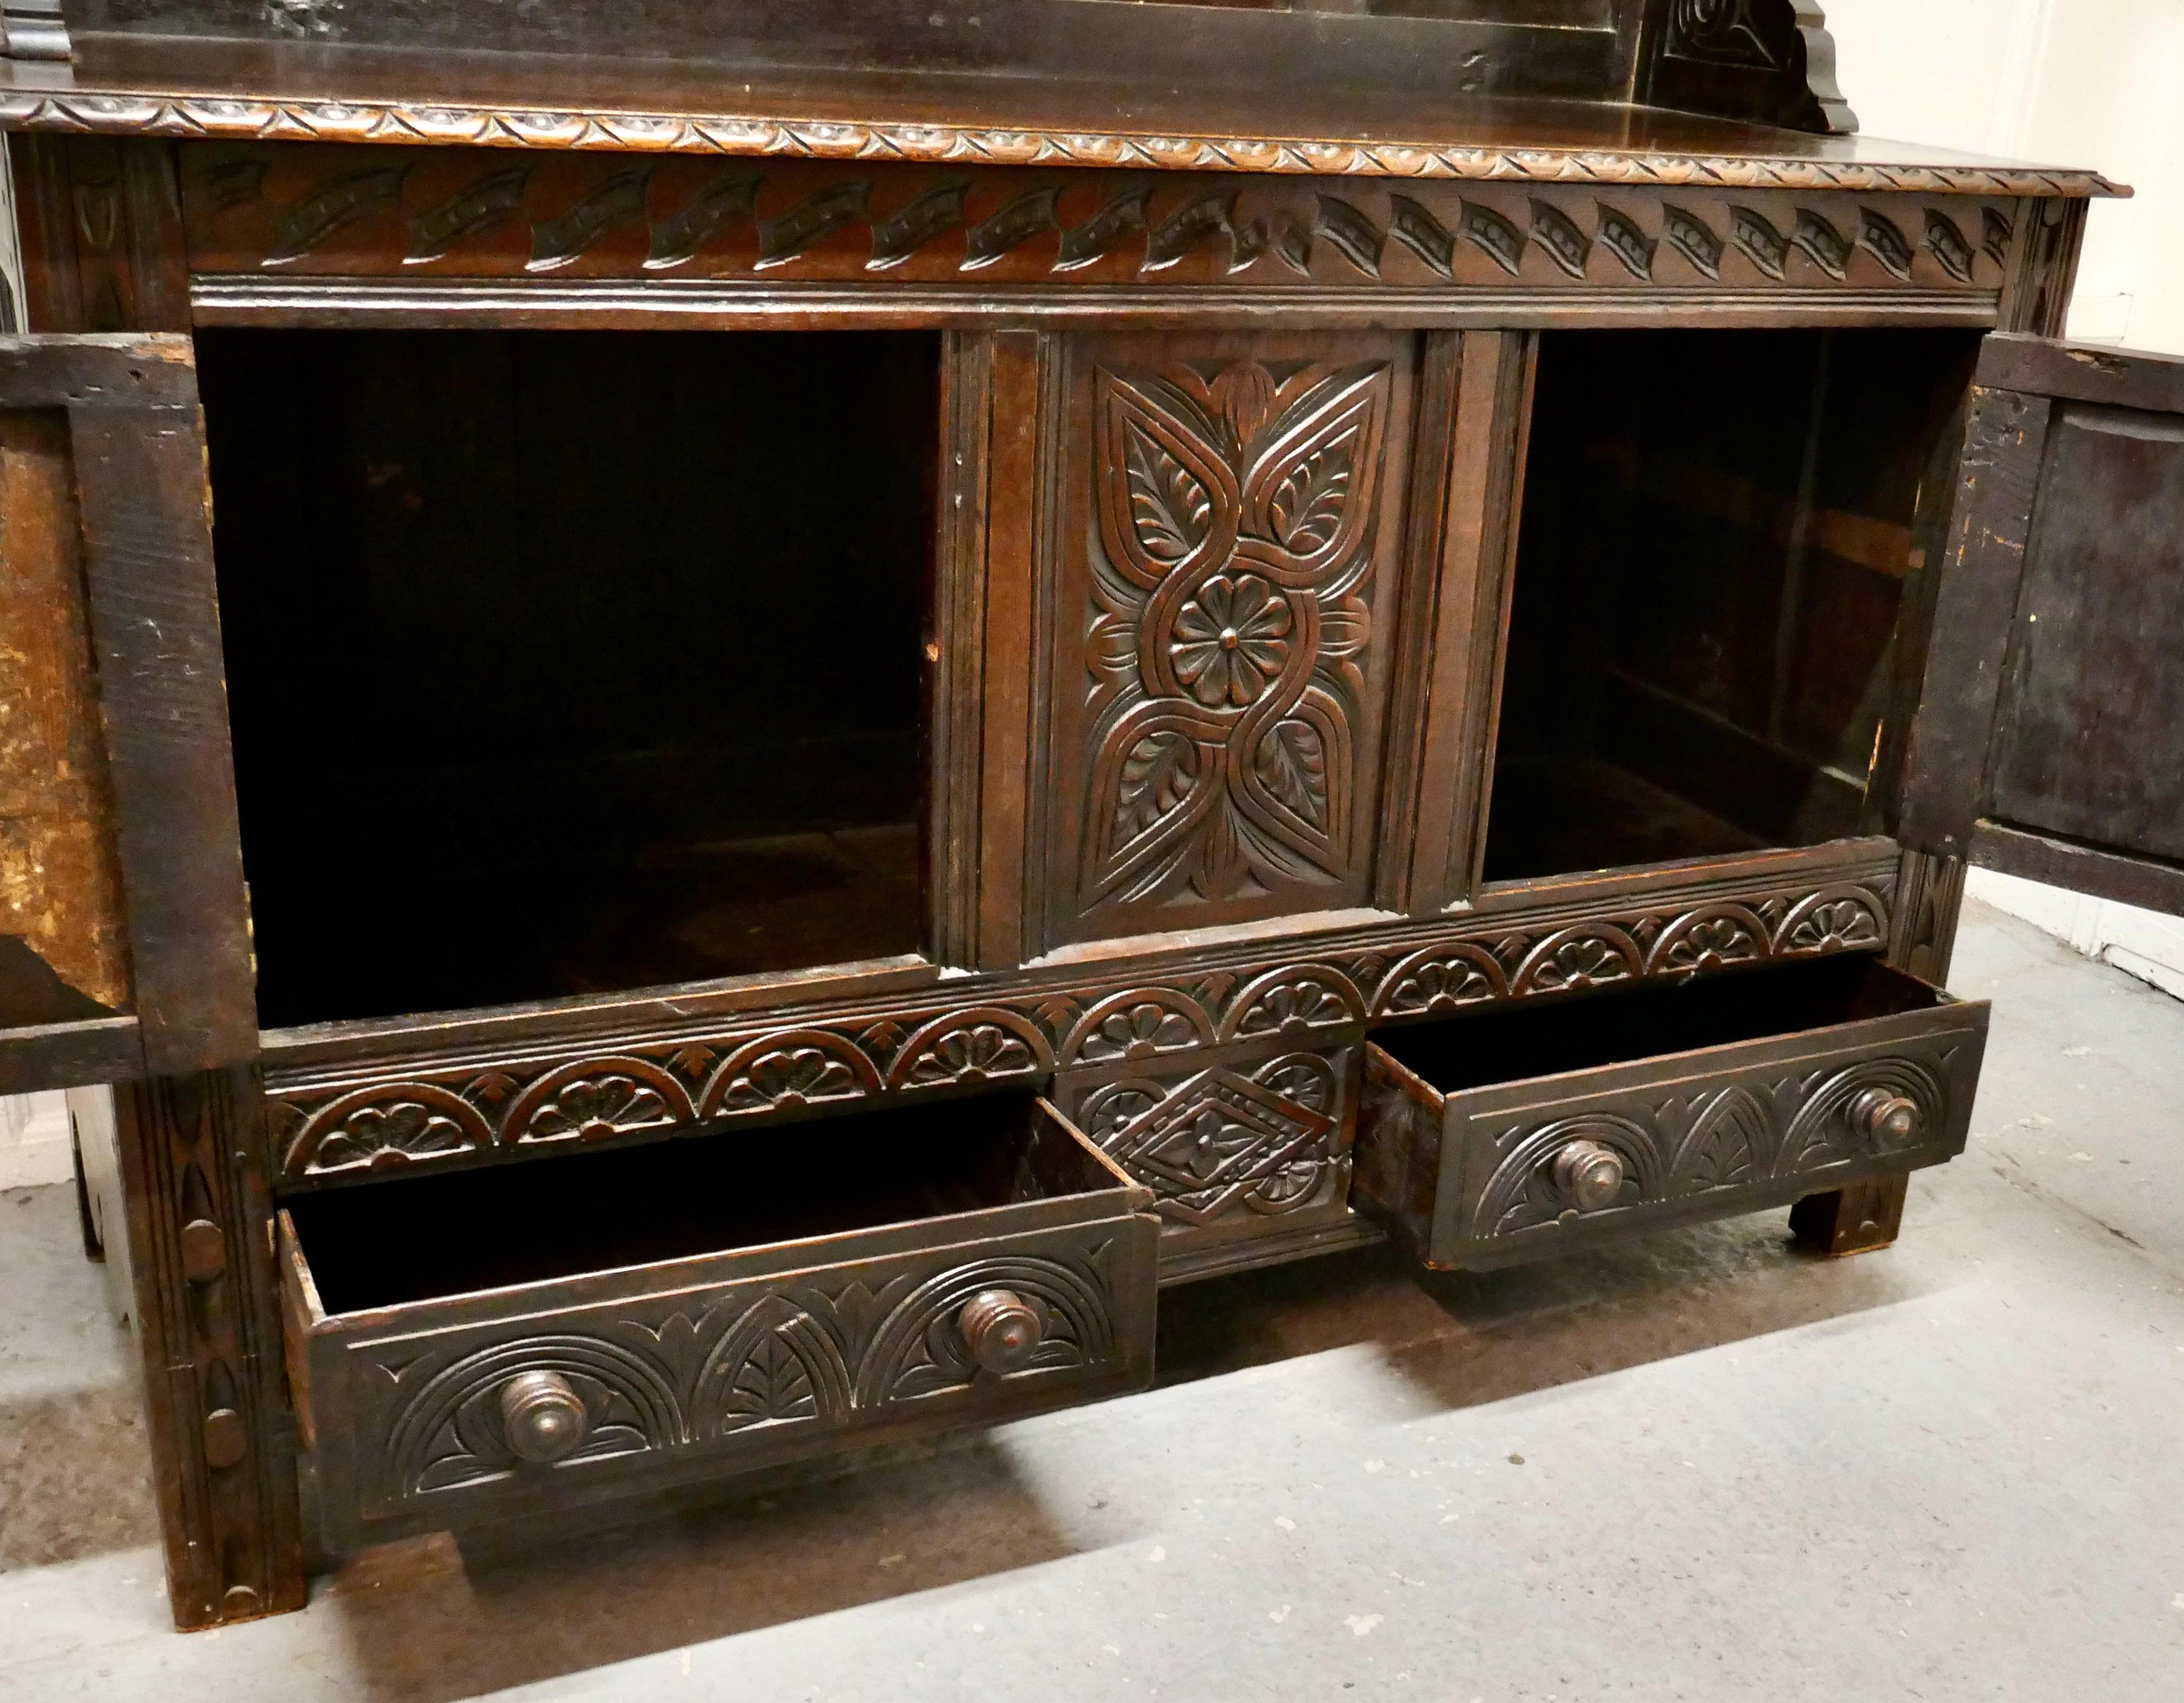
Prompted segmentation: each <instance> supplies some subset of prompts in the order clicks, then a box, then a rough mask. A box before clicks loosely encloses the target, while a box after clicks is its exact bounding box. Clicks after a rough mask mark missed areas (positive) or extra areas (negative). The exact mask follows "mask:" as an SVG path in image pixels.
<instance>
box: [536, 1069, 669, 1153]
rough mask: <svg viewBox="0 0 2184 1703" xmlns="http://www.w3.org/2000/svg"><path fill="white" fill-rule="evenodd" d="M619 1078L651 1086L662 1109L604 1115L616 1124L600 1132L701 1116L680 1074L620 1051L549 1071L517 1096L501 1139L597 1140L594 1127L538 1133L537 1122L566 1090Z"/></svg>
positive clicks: (662, 1125)
mask: <svg viewBox="0 0 2184 1703" xmlns="http://www.w3.org/2000/svg"><path fill="white" fill-rule="evenodd" d="M616 1077H623V1078H627V1080H629V1082H630V1083H631V1084H632V1086H638V1087H640V1088H642V1089H644V1090H649V1092H651V1093H652V1094H654V1095H655V1096H656V1097H657V1099H658V1103H659V1108H660V1109H659V1113H658V1114H657V1115H655V1116H650V1117H643V1116H639V1117H635V1118H629V1117H627V1111H628V1110H629V1109H631V1108H624V1113H623V1114H621V1115H613V1114H610V1115H609V1116H608V1117H606V1118H604V1119H602V1120H601V1121H602V1122H603V1123H605V1124H607V1125H610V1129H609V1130H605V1131H599V1136H604V1135H606V1134H608V1133H611V1134H615V1135H626V1134H629V1133H632V1132H633V1131H638V1130H653V1129H666V1128H669V1127H671V1126H672V1125H676V1124H687V1123H688V1122H690V1121H691V1120H693V1119H694V1118H695V1117H696V1116H697V1108H695V1107H694V1106H693V1105H692V1104H691V1103H690V1091H689V1090H688V1089H687V1088H685V1087H684V1086H682V1084H681V1083H680V1082H678V1081H677V1080H675V1078H674V1077H672V1076H671V1075H668V1073H667V1072H666V1071H665V1070H663V1069H660V1066H659V1065H657V1064H653V1063H651V1062H650V1061H649V1060H648V1059H643V1058H629V1057H627V1056H624V1055H622V1054H619V1053H614V1054H609V1055H608V1056H606V1057H604V1058H580V1059H577V1061H575V1062H574V1063H573V1064H563V1065H560V1066H559V1067H557V1068H556V1069H552V1070H549V1071H548V1072H547V1073H546V1074H545V1075H543V1076H541V1077H540V1078H538V1080H537V1081H535V1082H532V1084H531V1085H530V1086H527V1087H526V1088H525V1089H524V1090H523V1092H521V1093H520V1094H518V1095H517V1096H516V1097H515V1102H514V1103H512V1104H511V1105H510V1107H509V1108H508V1112H507V1115H506V1116H504V1118H502V1120H501V1122H500V1132H501V1140H502V1141H504V1142H508V1143H510V1145H513V1144H515V1143H516V1142H526V1141H527V1142H539V1141H574V1140H577V1139H580V1138H581V1139H585V1140H590V1139H593V1138H594V1136H593V1132H592V1131H588V1130H572V1131H568V1132H567V1133H565V1134H554V1135H547V1136H537V1135H533V1134H532V1125H534V1124H535V1123H536V1122H537V1121H538V1117H539V1115H540V1114H541V1113H542V1112H543V1111H544V1110H545V1109H546V1108H547V1107H549V1105H552V1104H554V1103H556V1102H558V1100H559V1099H560V1095H561V1094H562V1092H563V1091H565V1090H566V1089H568V1088H571V1087H572V1086H576V1085H577V1084H579V1083H585V1082H590V1083H597V1084H604V1083H606V1082H609V1081H610V1080H613V1079H614V1078H616Z"/></svg>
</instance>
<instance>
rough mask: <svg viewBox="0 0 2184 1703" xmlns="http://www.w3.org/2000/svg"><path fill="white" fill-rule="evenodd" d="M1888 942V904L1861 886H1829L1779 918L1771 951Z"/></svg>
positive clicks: (1866, 947) (1859, 947)
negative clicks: (1780, 920)
mask: <svg viewBox="0 0 2184 1703" xmlns="http://www.w3.org/2000/svg"><path fill="white" fill-rule="evenodd" d="M1887 941H1888V907H1886V905H1884V904H1883V903H1882V902H1881V901H1880V898H1879V896H1877V895H1875V894H1874V893H1871V892H1869V891H1867V890H1866V889H1864V888H1863V887H1830V888H1827V889H1825V891H1821V892H1818V893H1814V894H1813V895H1812V896H1809V897H1808V898H1805V899H1802V900H1800V901H1799V902H1797V905H1795V906H1794V907H1792V908H1791V912H1790V914H1789V915H1788V916H1786V917H1785V918H1784V919H1782V926H1781V930H1780V933H1779V934H1778V935H1776V937H1775V951H1776V952H1780V953H1783V954H1790V953H1796V954H1798V955H1800V956H1802V955H1805V954H1808V953H1818V952H1862V951H1871V950H1875V949H1877V948H1879V947H1880V946H1885V945H1886V943H1887Z"/></svg>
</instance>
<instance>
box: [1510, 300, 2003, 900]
mask: <svg viewBox="0 0 2184 1703" xmlns="http://www.w3.org/2000/svg"><path fill="white" fill-rule="evenodd" d="M1978 345H1979V338H1978V336H1977V334H1976V333H1975V332H1957V331H1917V330H1893V329H1891V330H1847V331H1833V332H1830V331H1814V330H1805V331H1676V332H1662V331H1642V332H1641V331H1607V332H1547V333H1546V334H1545V335H1543V336H1542V337H1541V340H1540V355H1539V372H1538V382H1537V386H1536V389H1535V399H1534V405H1533V413H1532V434H1531V443H1530V447H1529V461H1528V464H1527V471H1526V476H1525V492H1524V509H1523V517H1522V526H1521V530H1520V532H1519V533H1518V552H1517V561H1516V565H1515V570H1514V572H1515V583H1514V588H1513V600H1512V606H1511V614H1510V630H1509V646H1508V662H1507V673H1506V677H1505V680H1504V684H1503V689H1502V713H1501V731H1500V734H1499V737H1498V740H1497V744H1496V755H1495V773H1494V787H1493V796H1492V801H1491V811H1490V816H1489V818H1488V826H1487V840H1486V857H1485V879H1488V880H1490V881H1501V880H1514V879H1525V878H1529V877H1535V876H1544V875H1559V874H1575V873H1578V872H1581V871H1585V870H1590V869H1598V868H1614V867H1619V866H1624V865H1630V864H1639V863H1667V862H1672V861H1674V860H1677V859H1681V858H1687V857H1708V856H1713V855H1719V854H1724V853H1732V852H1747V851H1755V850H1758V849H1760V848H1762V847H1765V846H1811V845H1818V844H1820V843H1821V842H1823V841H1825V840H1836V839H1841V838H1845V837H1847V836H1849V835H1856V834H1861V833H1873V832H1879V831H1881V830H1882V829H1883V828H1884V826H1885V816H1886V794H1887V790H1888V787H1889V786H1890V784H1892V783H1891V768H1892V762H1893V760H1894V753H1895V750H1896V746H1895V745H1894V743H1893V741H1894V740H1897V739H1900V737H1901V735H1902V734H1903V729H1902V727H1901V726H1900V725H1899V726H1897V727H1894V728H1893V729H1888V728H1885V727H1884V725H1883V724H1884V722H1885V721H1886V719H1887V718H1888V717H1890V715H1891V714H1892V702H1891V700H1892V695H1894V693H1895V692H1896V690H1897V685H1898V670H1899V668H1902V667H1912V666H1915V664H1916V662H1917V660H1918V659H1917V657H1916V656H1909V655H1902V654H1899V651H1898V647H1897V638H1898V634H1899V629H1901V630H1904V631H1908V630H1910V629H1909V628H1905V627H1904V626H1903V622H1902V619H1901V617H1903V616H1904V615H1905V613H1906V612H1907V611H1910V610H1913V609H1914V608H1915V607H1916V606H1918V598H1917V595H1916V593H1915V589H1913V588H1915V587H1916V585H1917V583H1918V578H1919V574H1920V572H1922V568H1921V565H1920V564H1919V562H1918V561H1917V560H1916V556H1915V552H1914V535H1913V527H1914V522H1915V521H1916V520H1917V518H1918V511H1919V491H1920V488H1921V485H1922V483H1923V482H1924V481H1925V480H1926V478H1927V477H1928V476H1929V472H1930V468H1931V467H1932V466H1935V465H1936V457H1937V455H1947V459H1948V462H1949V464H1950V465H1951V466H1953V463H1954V460H1955V447H1956V446H1955V444H1954V443H1953V441H1951V434H1950V433H1949V432H1948V427H1949V425H1950V422H1951V419H1952V417H1953V415H1954V413H1955V411H1956V410H1957V408H1958V405H1959V404H1960V403H1961V402H1962V400H1963V399H1964V394H1965V391H1966V389H1967V388H1968V386H1969V385H1970V379H1971V371H1972V367H1973V365H1974V362H1975V360H1976V357H1977V354H1978ZM1912 648H1914V649H1915V648H1916V645H1915V641H1914V646H1913V647H1912ZM1897 719H1898V720H1899V721H1900V719H1901V717H1897ZM1876 764H1877V767H1875V765H1876ZM1869 769H1870V770H1871V772H1872V773H1873V777H1874V779H1875V785H1874V786H1873V787H1872V788H1871V789H1870V790H1869V787H1868V775H1869Z"/></svg>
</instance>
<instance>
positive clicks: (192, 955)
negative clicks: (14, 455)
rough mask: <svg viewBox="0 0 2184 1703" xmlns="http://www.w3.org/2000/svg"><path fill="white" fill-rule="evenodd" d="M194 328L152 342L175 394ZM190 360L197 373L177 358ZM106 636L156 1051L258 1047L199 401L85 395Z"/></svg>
mask: <svg viewBox="0 0 2184 1703" xmlns="http://www.w3.org/2000/svg"><path fill="white" fill-rule="evenodd" d="M142 365H144V366H149V367H164V368H166V369H167V371H166V373H165V374H164V383H165V385H166V387H167V388H169V390H170V393H171V392H172V391H173V390H175V389H178V388H181V380H182V379H186V378H187V377H188V367H187V343H181V342H180V341H179V340H177V341H175V343H169V344H163V345H151V344H147V358H146V360H144V361H143V362H142ZM177 369H179V371H177ZM71 421H72V433H73V441H74V449H75V468H76V480H77V487H78V491H79V494H80V501H81V510H82V522H83V537H84V545H85V562H86V573H87V578H88V582H89V601H90V609H91V632H92V643H93V646H94V649H95V652H96V656H97V669H98V676H99V691H100V699H101V706H102V710H103V717H104V721H105V728H106V745H107V751H108V756H109V763H110V765H111V769H112V774H113V784H114V826H115V840H116V844H117V846H118V847H119V851H120V867H121V879H122V886H123V895H124V898H125V903H126V907H127V911H128V918H129V946H130V952H131V959H132V962H133V966H134V972H135V982H136V1011H137V1015H138V1018H139V1019H140V1020H141V1022H142V1027H143V1035H144V1055H145V1063H146V1066H147V1068H148V1069H150V1070H151V1071H153V1073H155V1074H158V1073H179V1072H184V1071H190V1070H198V1069H208V1068H210V1067H212V1066H214V1065H217V1064H230V1063H234V1062H237V1061H240V1060H245V1059H248V1058H253V1057H254V1056H255V1055H256V1052H257V1038H258V1020H257V1011H256V1007H255V1001H254V997H253V976H252V969H251V960H250V943H249V918H248V906H247V902H246V898H245V893H244V888H243V882H242V849H241V843H240V840H239V838H238V831H237V819H236V805H235V776H234V768H233V762H232V759H231V754H230V751H229V748H228V723H227V695H226V681H225V678H224V674H223V669H222V663H221V653H220V616H219V609H218V605H217V600H216V597H215V591H214V577H213V560H212V533H211V525H210V519H211V516H210V511H209V494H208V492H207V489H206V485H205V469H204V434H203V423H202V420H201V418H200V416H199V414H198V408H197V405H196V402H195V399H194V394H193V392H192V394H191V396H190V399H188V400H187V402H185V401H181V400H179V399H172V400H169V399H162V400H159V401H156V402H153V403H150V404H149V405H130V406H114V407H103V406H102V407H92V406H86V407H79V408H76V409H75V410H72V413H71Z"/></svg>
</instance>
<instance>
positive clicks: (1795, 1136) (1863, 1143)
mask: <svg viewBox="0 0 2184 1703" xmlns="http://www.w3.org/2000/svg"><path fill="white" fill-rule="evenodd" d="M1797 1089H1798V1092H1799V1093H1800V1095H1801V1097H1802V1101H1803V1103H1802V1105H1801V1106H1800V1107H1799V1108H1798V1110H1797V1116H1796V1117H1794V1118H1792V1119H1791V1120H1790V1129H1789V1132H1788V1134H1786V1136H1784V1137H1783V1140H1782V1152H1781V1156H1780V1160H1779V1161H1778V1164H1777V1167H1776V1169H1777V1172H1778V1174H1779V1175H1783V1176H1797V1175H1802V1173H1804V1172H1806V1171H1810V1170H1819V1169H1820V1168H1821V1167H1823V1166H1825V1165H1831V1164H1843V1163H1844V1162H1846V1161H1847V1160H1850V1159H1871V1158H1878V1157H1885V1156H1886V1154H1888V1153H1892V1152H1896V1151H1899V1150H1902V1149H1908V1148H1911V1147H1919V1146H1920V1145H1921V1144H1923V1143H1925V1142H1931V1141H1933V1140H1936V1138H1937V1137H1938V1136H1940V1134H1941V1132H1942V1130H1943V1129H1944V1128H1945V1127H1946V1122H1947V1113H1948V1091H1947V1088H1946V1087H1945V1086H1943V1083H1942V1077H1941V1075H1940V1074H1939V1073H1938V1072H1936V1070H1935V1069H1932V1067H1931V1066H1930V1065H1927V1064H1922V1063H1921V1062H1919V1060H1917V1059H1915V1058H1869V1059H1867V1060H1865V1061H1864V1063H1862V1064H1853V1065H1851V1066H1849V1067H1848V1068H1847V1069H1841V1070H1837V1071H1835V1072H1832V1073H1829V1072H1825V1071H1823V1072H1819V1073H1818V1074H1816V1075H1811V1076H1808V1077H1806V1078H1804V1079H1803V1080H1802V1081H1801V1082H1800V1083H1799V1084H1798V1085H1797ZM1868 1089H1880V1090H1881V1091H1883V1092H1886V1093H1889V1094H1892V1095H1900V1096H1902V1097H1903V1098H1905V1099H1907V1100H1908V1101H1910V1102H1911V1103H1912V1104H1913V1105H1914V1106H1916V1107H1917V1108H1918V1110H1919V1117H1918V1123H1917V1126H1916V1128H1915V1130H1914V1133H1913V1135H1912V1136H1911V1137H1910V1139H1909V1140H1908V1141H1907V1142H1902V1143H1900V1144H1897V1146H1891V1145H1889V1144H1888V1143H1887V1142H1886V1141H1885V1140H1884V1139H1882V1138H1878V1137H1872V1136H1867V1135H1866V1134H1864V1132H1863V1131H1859V1130H1857V1129H1854V1128H1853V1126H1852V1123H1851V1116H1850V1114H1851V1108H1852V1105H1853V1102H1855V1101H1856V1100H1857V1098H1858V1096H1859V1095H1860V1094H1862V1093H1864V1092H1865V1091H1866V1090H1868Z"/></svg>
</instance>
